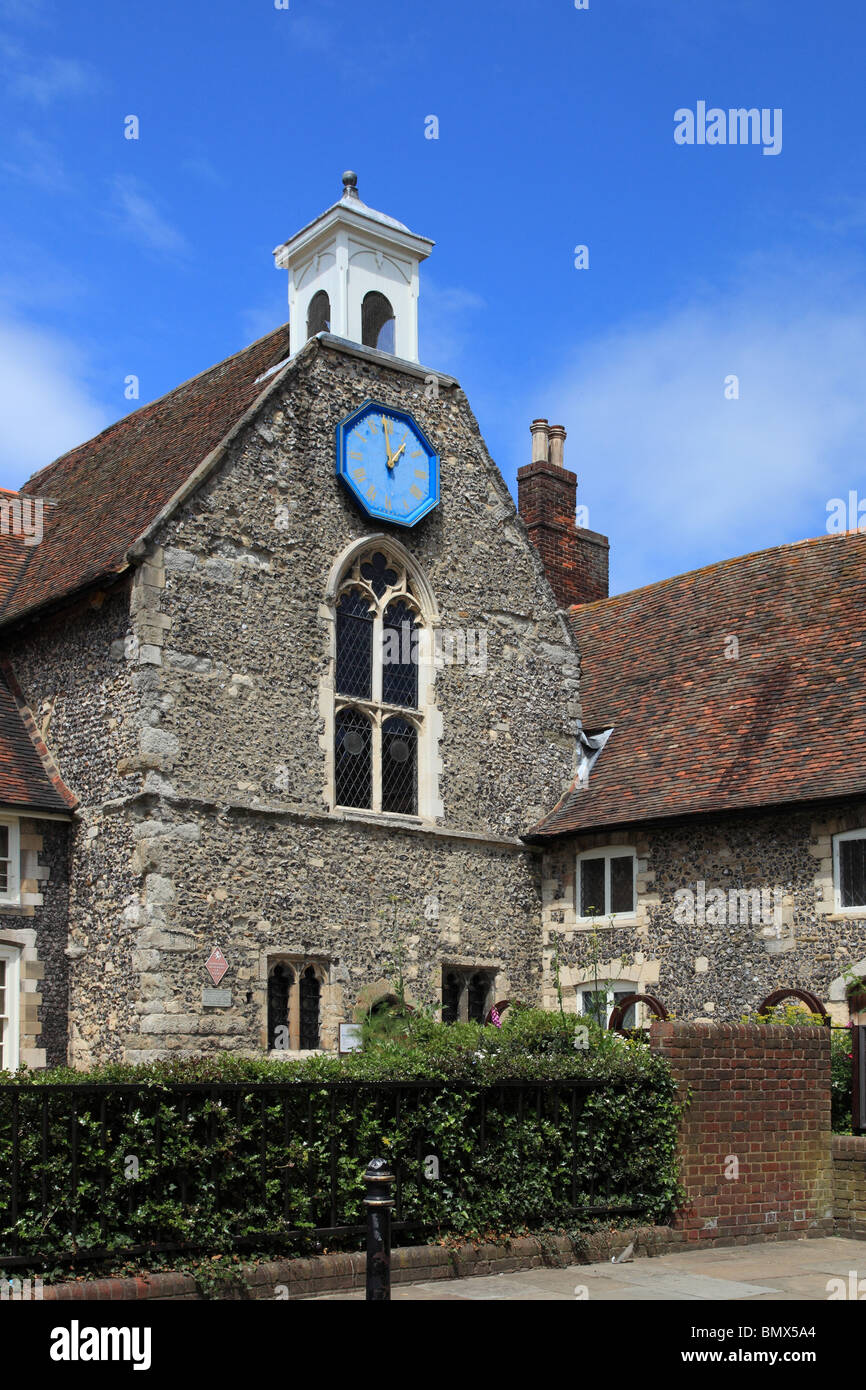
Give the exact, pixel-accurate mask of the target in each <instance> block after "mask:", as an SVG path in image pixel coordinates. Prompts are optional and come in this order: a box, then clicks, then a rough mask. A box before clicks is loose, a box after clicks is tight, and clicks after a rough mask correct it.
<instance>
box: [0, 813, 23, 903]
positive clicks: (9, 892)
mask: <svg viewBox="0 0 866 1390" xmlns="http://www.w3.org/2000/svg"><path fill="white" fill-rule="evenodd" d="M0 825H5V826H7V827H8V829H9V875H8V882H7V885H6V892H5V893H2V892H0V907H10V906H11V907H17V906H18V905H19V904H20V902H21V825H20V822H19V821H18V820H17V819H16V818H15V817H12V816H0Z"/></svg>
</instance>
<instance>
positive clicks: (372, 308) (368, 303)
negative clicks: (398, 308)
mask: <svg viewBox="0 0 866 1390" xmlns="http://www.w3.org/2000/svg"><path fill="white" fill-rule="evenodd" d="M394 327H395V319H394V310H393V309H392V308H391V301H390V300H389V299H386V297H385V295H384V294H380V293H379V291H378V290H371V291H370V293H369V294H365V295H364V299H363V303H362V304H361V342H362V343H363V344H364V347H372V348H378V349H379V351H380V352H393V351H394Z"/></svg>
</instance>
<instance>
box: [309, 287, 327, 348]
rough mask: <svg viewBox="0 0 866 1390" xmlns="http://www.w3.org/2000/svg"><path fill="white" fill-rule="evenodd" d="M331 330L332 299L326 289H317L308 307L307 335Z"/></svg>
mask: <svg viewBox="0 0 866 1390" xmlns="http://www.w3.org/2000/svg"><path fill="white" fill-rule="evenodd" d="M330 331H331V301H330V299H329V298H328V296H327V294H326V293H325V291H324V290H317V291H316V293H315V294H314V295H313V297H312V299H311V300H310V304H309V308H308V309H307V337H308V338H315V336H316V334H317V333H330Z"/></svg>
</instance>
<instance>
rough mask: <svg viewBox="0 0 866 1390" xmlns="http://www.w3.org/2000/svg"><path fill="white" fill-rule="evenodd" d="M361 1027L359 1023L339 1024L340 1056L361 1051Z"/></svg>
mask: <svg viewBox="0 0 866 1390" xmlns="http://www.w3.org/2000/svg"><path fill="white" fill-rule="evenodd" d="M361 1042H362V1038H361V1025H360V1023H341V1024H340V1055H341V1056H342V1055H343V1053H345V1052H360V1050H361Z"/></svg>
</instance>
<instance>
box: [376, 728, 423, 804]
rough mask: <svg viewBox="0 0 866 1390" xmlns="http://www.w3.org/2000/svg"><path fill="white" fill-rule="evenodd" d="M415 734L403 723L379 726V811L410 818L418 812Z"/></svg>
mask: <svg viewBox="0 0 866 1390" xmlns="http://www.w3.org/2000/svg"><path fill="white" fill-rule="evenodd" d="M417 746H418V734H417V730H416V729H415V727H414V726H413V725H412V724H410V723H408V721H407V720H405V719H388V720H386V722H385V723H384V724H383V725H382V810H383V811H393V812H396V813H398V814H402V815H404V816H414V815H415V814H416V813H417V808H418V774H417V761H418V759H417Z"/></svg>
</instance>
